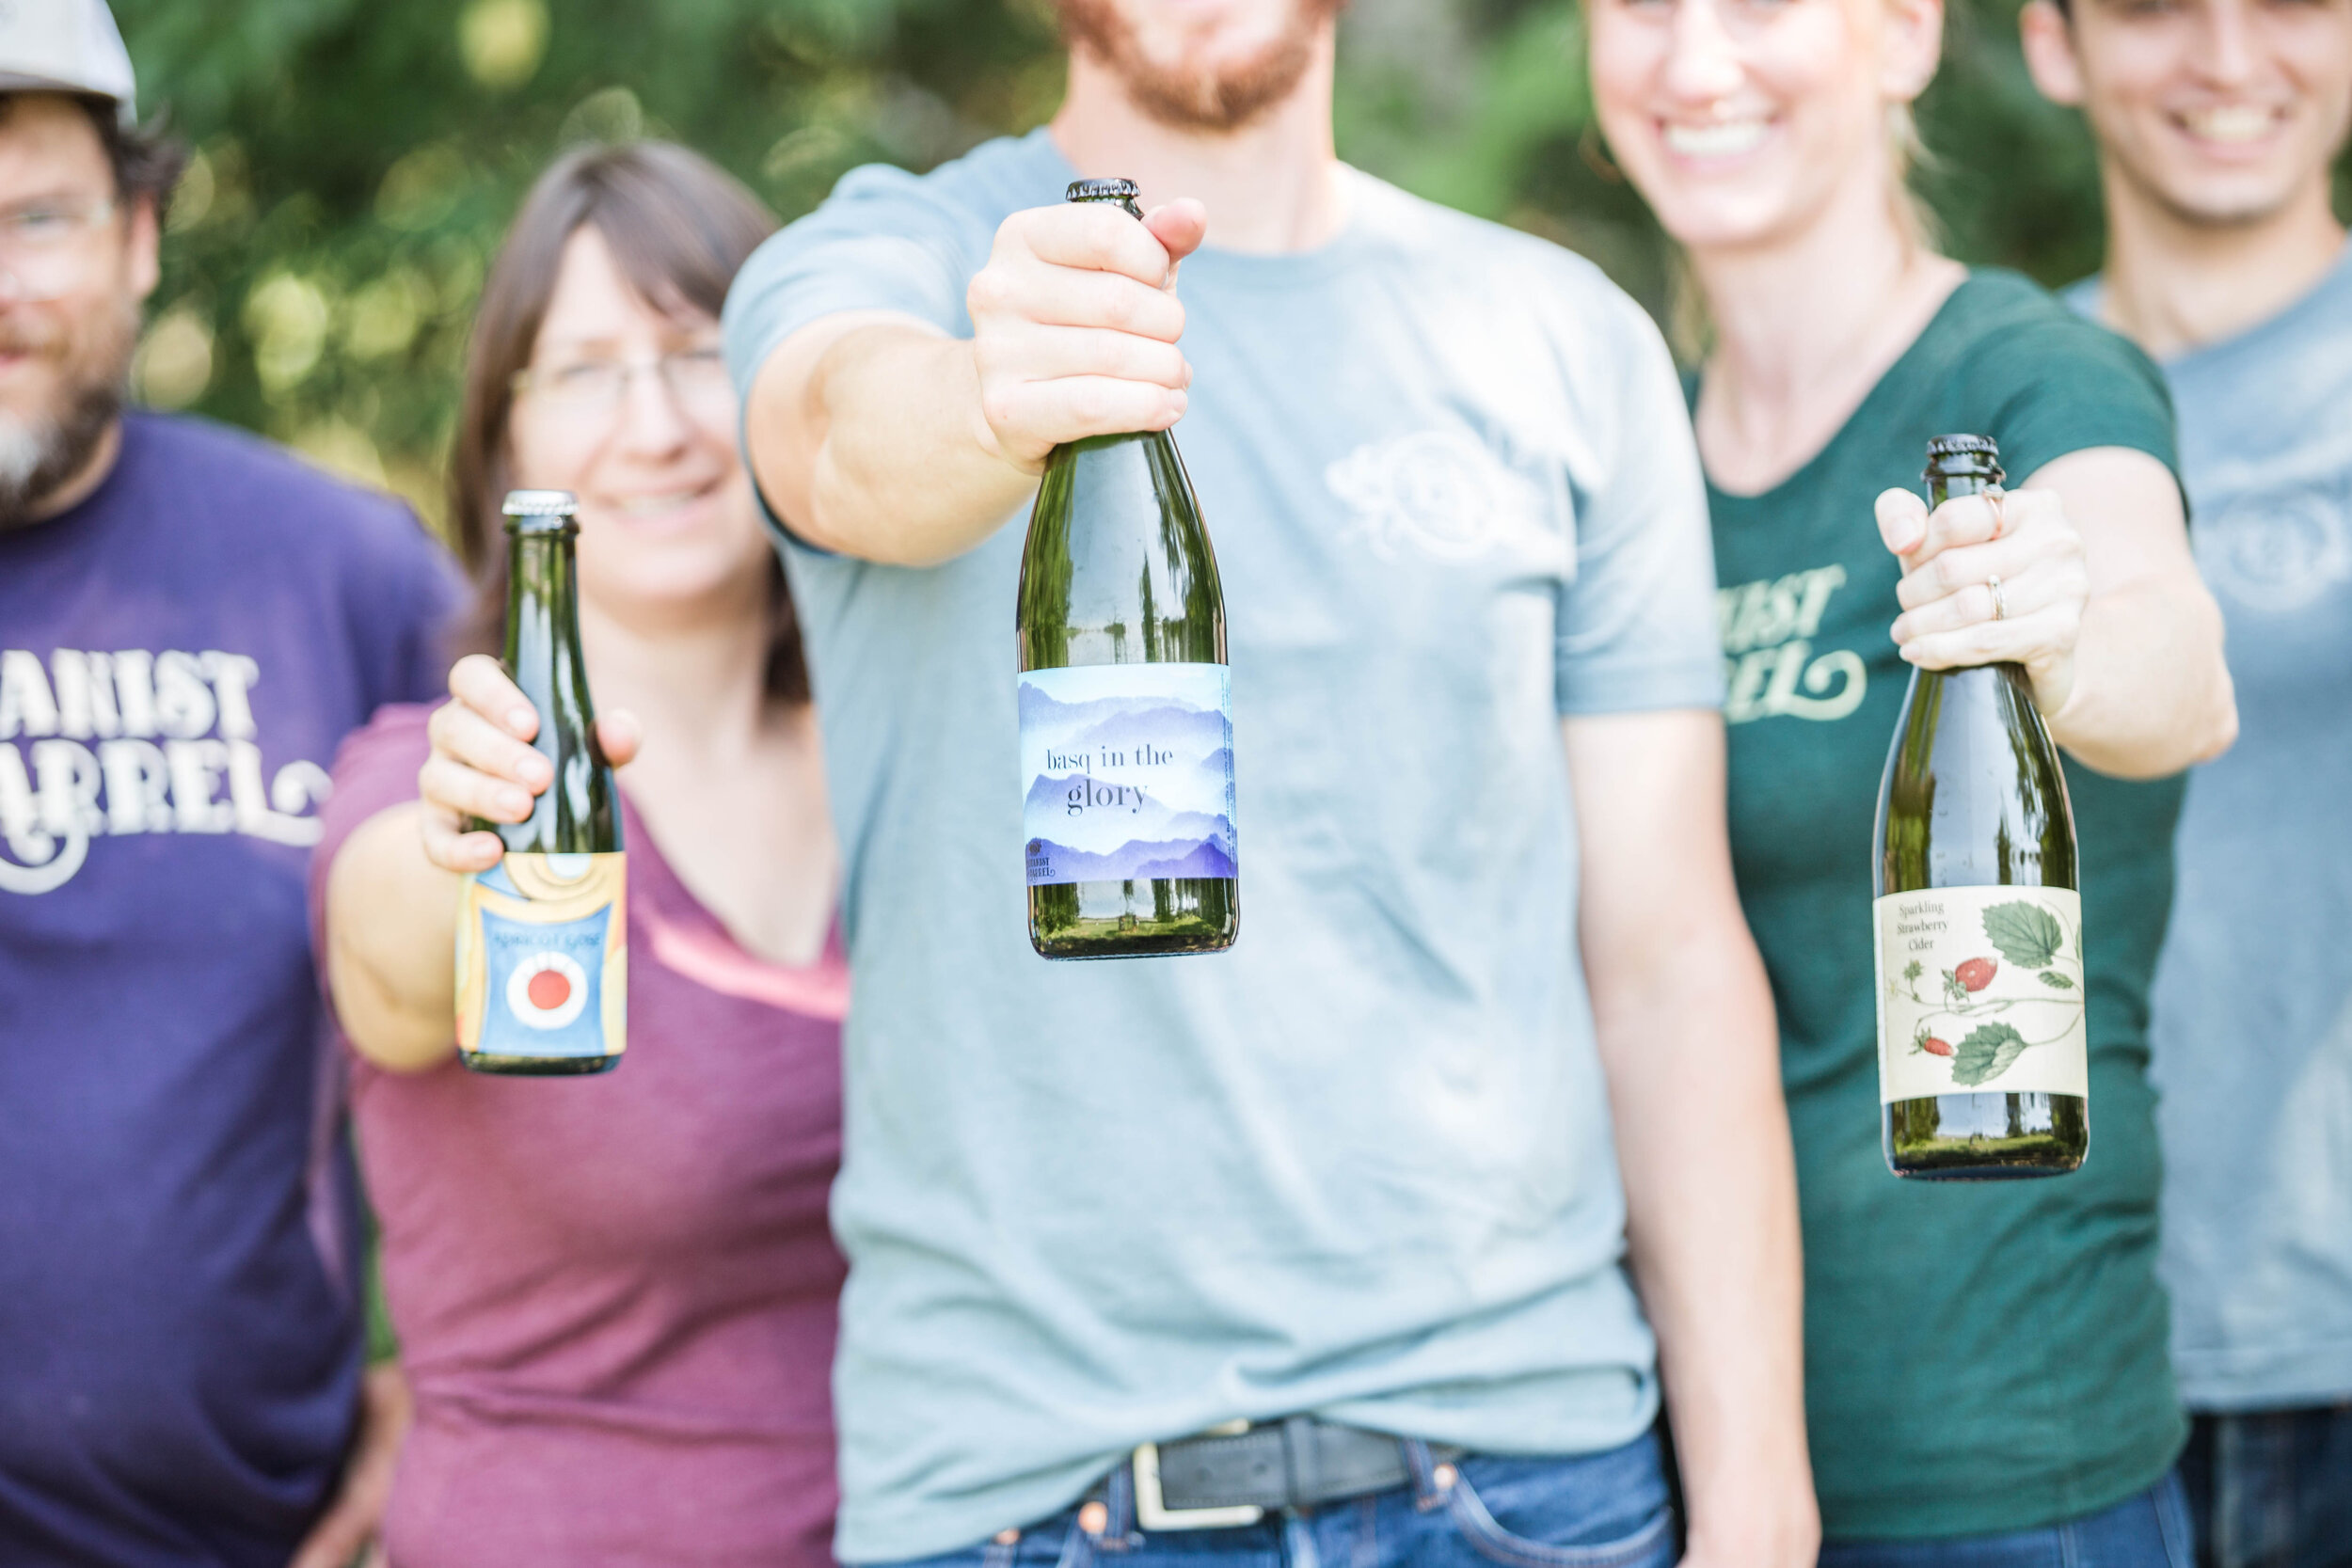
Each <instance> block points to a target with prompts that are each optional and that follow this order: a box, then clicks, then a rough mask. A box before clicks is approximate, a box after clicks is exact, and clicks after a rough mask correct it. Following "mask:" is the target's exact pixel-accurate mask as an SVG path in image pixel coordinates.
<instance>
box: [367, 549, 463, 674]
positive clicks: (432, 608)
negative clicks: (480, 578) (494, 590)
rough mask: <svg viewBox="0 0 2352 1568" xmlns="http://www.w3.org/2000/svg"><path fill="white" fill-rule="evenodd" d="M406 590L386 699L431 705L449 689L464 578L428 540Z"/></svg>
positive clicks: (413, 564)
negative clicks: (454, 639) (452, 640)
mask: <svg viewBox="0 0 2352 1568" xmlns="http://www.w3.org/2000/svg"><path fill="white" fill-rule="evenodd" d="M420 532H421V530H420ZM405 586H406V593H405V601H406V606H407V613H406V614H405V616H404V617H403V622H402V625H401V626H400V628H399V636H398V641H397V642H396V643H395V645H394V648H393V651H392V661H391V663H392V668H391V689H390V690H389V691H387V692H386V693H384V697H385V700H386V701H388V702H395V703H425V702H431V701H433V700H434V699H436V698H437V697H439V696H441V695H442V694H443V693H444V692H446V691H447V690H448V688H449V667H450V665H451V664H452V663H453V659H452V657H451V646H452V644H451V635H452V633H453V631H454V630H455V629H456V626H457V621H458V617H459V615H460V614H461V613H462V612H463V610H464V607H465V602H466V583H465V578H464V577H463V576H462V575H461V574H460V573H459V572H458V570H457V562H454V561H453V560H452V559H451V558H450V554H449V552H448V551H447V550H444V549H443V548H441V546H439V544H437V543H436V542H435V541H433V540H431V539H429V538H428V539H426V540H424V541H423V543H422V545H421V547H420V548H419V549H418V551H417V552H416V556H415V559H414V561H413V562H412V563H411V566H410V570H409V578H408V582H407V584H406V585H405Z"/></svg>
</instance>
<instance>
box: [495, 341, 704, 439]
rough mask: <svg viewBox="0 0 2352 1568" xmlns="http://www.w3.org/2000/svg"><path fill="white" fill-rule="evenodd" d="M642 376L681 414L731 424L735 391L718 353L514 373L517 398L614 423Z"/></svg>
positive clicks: (585, 362) (698, 351)
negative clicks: (655, 380) (656, 382)
mask: <svg viewBox="0 0 2352 1568" xmlns="http://www.w3.org/2000/svg"><path fill="white" fill-rule="evenodd" d="M640 375H655V376H659V377H660V380H661V385H662V386H663V387H664V388H667V389H668V391H669V393H670V396H671V397H672V398H674V399H675V400H676V402H677V404H678V406H679V407H680V408H683V409H684V410H686V412H687V413H689V414H691V415H693V416H694V417H695V418H697V419H700V420H705V421H706V422H707V423H712V424H717V425H722V426H724V425H728V424H731V423H732V422H733V420H734V418H735V385H734V383H733V382H731V381H729V380H728V379H727V362H726V357H725V356H723V354H722V353H721V352H720V351H719V350H718V349H717V348H715V347H707V348H688V349H678V350H676V351H675V352H673V353H670V354H665V355H663V356H661V357H660V358H659V359H578V360H574V361H572V362H571V363H570V364H565V365H550V366H546V367H542V368H539V369H525V370H519V371H516V372H515V380H514V388H515V395H516V397H518V398H523V397H528V398H531V399H533V400H535V401H538V402H541V403H544V404H548V405H549V406H550V407H554V408H559V409H562V410H563V411H564V412H566V413H570V414H579V415H587V416H596V417H603V418H610V417H611V416H612V414H613V413H615V412H616V411H617V410H618V409H619V408H620V406H621V401H622V399H624V398H626V397H627V396H628V388H629V383H630V382H632V381H634V380H636V379H637V378H638V377H639V376H640Z"/></svg>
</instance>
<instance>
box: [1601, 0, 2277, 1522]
mask: <svg viewBox="0 0 2352 1568" xmlns="http://www.w3.org/2000/svg"><path fill="white" fill-rule="evenodd" d="M1942 23H1943V15H1942V10H1941V8H1940V7H1939V6H1937V5H1936V4H1934V3H1933V0H1769V3H1768V0H1593V7H1592V31H1591V40H1592V62H1593V78H1594V89H1595V100H1596V104H1597V110H1598V114H1599V118H1600V121H1601V125H1602V128H1603V130H1604V131H1605V132H1606V133H1607V135H1608V137H1609V141H1610V145H1611V148H1612V150H1613V152H1614V154H1615V156H1616V159H1617V161H1618V163H1619V164H1620V165H1622V166H1624V167H1625V169H1626V170H1627V172H1628V173H1629V175H1630V176H1631V178H1632V179H1633V181H1634V182H1635V183H1636V184H1637V185H1638V186H1640V187H1641V189H1642V191H1643V193H1644V195H1645V197H1646V198H1648V199H1649V201H1650V204H1651V206H1652V207H1653V208H1654V209H1655V210H1656V211H1657V213H1658V214H1659V217H1660V219H1661V222H1663V224H1664V225H1665V227H1666V229H1667V230H1668V231H1669V232H1670V233H1672V234H1673V235H1674V236H1675V237H1676V238H1677V240H1679V241H1680V242H1681V243H1682V245H1684V246H1685V248H1686V249H1687V251H1688V252H1689V256H1690V260H1691V263H1692V274H1693V276H1694V277H1695V279H1696V281H1697V284H1698V286H1699V289H1700V292H1701V293H1702V294H1703V296H1704V300H1705V304H1706V306H1707V309H1708V316H1709V318H1710V320H1711V322H1712V325H1713V328H1714V341H1715V346H1714V348H1713V350H1712V352H1711V353H1710V355H1709V356H1708V360H1707V362H1706V365H1705V367H1704V369H1703V372H1702V374H1701V376H1700V378H1699V379H1698V381H1697V382H1696V383H1695V384H1694V389H1695V404H1694V407H1695V420H1696V424H1697V427H1698V434H1699V448H1700V451H1701V454H1702V455H1703V457H1704V458H1705V460H1706V465H1707V467H1708V477H1709V481H1710V492H1711V500H1712V504H1713V514H1714V529H1715V549H1716V558H1717V571H1718V575H1719V579H1720V581H1721V582H1722V583H1723V585H1724V586H1723V590H1722V596H1721V617H1722V626H1723V631H1724V656H1725V671H1726V674H1727V679H1728V683H1729V690H1728V696H1727V701H1726V709H1725V718H1726V721H1728V724H1729V726H1730V730H1729V735H1730V757H1731V816H1732V823H1731V826H1732V833H1733V851H1734V859H1735V863H1736V866H1737V869H1738V873H1739V878H1740V894H1741V897H1742V900H1743V902H1744V904H1745V906H1746V909H1747V913H1748V919H1749V923H1750V925H1751V926H1752V927H1754V929H1755V931H1756V941H1757V944H1758V945H1759V947H1760V948H1761V949H1762V951H1763V954H1764V958H1765V961H1766V964H1767V966H1768V967H1769V969H1770V970H1771V972H1772V986H1773V991H1774V994H1775V996H1776V997H1777V999H1778V1002H1779V1006H1780V1023H1781V1033H1782V1058H1783V1071H1784V1076H1785V1078H1786V1081H1787V1085H1788V1112H1789V1119H1790V1123H1791V1127H1792V1131H1793V1132H1794V1134H1795V1141H1796V1148H1797V1157H1798V1167H1799V1187H1800V1193H1801V1196H1802V1200H1803V1208H1804V1244H1805V1287H1806V1325H1805V1344H1806V1365H1805V1375H1806V1383H1807V1401H1806V1402H1807V1410H1808V1416H1809V1419H1810V1426H1811V1439H1812V1452H1813V1462H1814V1470H1815V1481H1816V1485H1817V1488H1818V1490H1819V1492H1820V1501H1821V1513H1822V1522H1823V1527H1824V1531H1825V1534H1826V1535H1827V1537H1828V1539H1829V1545H1828V1546H1827V1547H1826V1548H1825V1549H1824V1552H1823V1555H1822V1562H1823V1563H1824V1565H1836V1568H1849V1565H1851V1568H1860V1565H1865V1564H1871V1565H1875V1564H1881V1563H1885V1564H1906V1565H1909V1564H1922V1565H1924V1564H1927V1563H1931V1562H1933V1563H1942V1562H1946V1561H1951V1560H1959V1558H1958V1557H1957V1556H1955V1554H1956V1553H1958V1552H1959V1551H1961V1550H1962V1549H1963V1547H1962V1543H1963V1541H1965V1542H1966V1547H1965V1551H1966V1555H1965V1558H1964V1560H1965V1561H1967V1562H1969V1563H1972V1564H1985V1565H1995V1564H2008V1563H2010V1562H2018V1563H2024V1562H2042V1561H2056V1560H2059V1559H2060V1557H2061V1556H2063V1557H2064V1560H2069V1561H2072V1560H2077V1558H2078V1556H2079V1555H2080V1554H2082V1553H2085V1552H2089V1553H2092V1554H2094V1555H2096V1556H2097V1560H2099V1561H2102V1562H2113V1563H2118V1564H2126V1563H2128V1564H2138V1563H2143V1562H2144V1563H2150V1564H2163V1563H2168V1562H2177V1563H2180V1564H2183V1565H2184V1568H2185V1563H2186V1558H2185V1556H2184V1555H2182V1554H2183V1553H2185V1550H2186V1541H2187V1537H2186V1533H2185V1528H2183V1527H2182V1520H2181V1514H2180V1505H2179V1493H2178V1488H2177V1485H2176V1484H2175V1483H2174V1482H2173V1481H2171V1479H2170V1477H2169V1471H2170V1467H2171V1465H2172V1463H2173V1460H2174V1457H2175V1455H2176V1454H2177V1452H2178V1449H2179V1447H2180V1443H2181V1439H2182V1434H2183V1431H2184V1428H2183V1424H2182V1419H2181V1417H2180V1414H2179V1412H2178V1409H2177V1407H2176V1404H2175V1401H2174V1397H2173V1391H2172V1384H2171V1377H2170V1372H2169V1367H2168V1364H2167V1355H2166V1309H2165V1303H2164V1297H2163V1293H2162V1291H2161V1290H2160V1289H2159V1288H2158V1286H2157V1283H2156V1278H2155V1254H2156V1247H2155V1241H2156V1234H2155V1231H2156V1188H2157V1154H2156V1148H2155V1132H2154V1127H2153V1117H2152V1097H2151V1093H2150V1090H2149V1087H2148V1084H2147V1079H2146V1072H2145V1069H2146V1060H2147V1052H2146V1044H2145V1035H2146V1022H2147V993H2148V980H2149V973H2150V970H2151V967H2152V966H2153V961H2154V958H2155V955H2156V949H2157V946H2158V944H2159V942H2161V940H2162V937H2163V931H2164V924H2165V919H2166V914H2167V911H2168V908H2169V901H2170V896H2171V854H2170V834H2171V830H2172V825H2173V820H2174V817H2175V815H2176V813H2177V810H2178V807H2179V801H2180V784H2179V781H2178V779H2177V777H2176V776H2175V775H2177V774H2178V773H2179V771H2180V770H2181V769H2182V768H2185V767H2186V766H2187V765H2188V764H2190V763H2192V762H2195V761H2197V760H2199V759H2201V758H2202V757H2205V756H2209V755H2212V754H2213V753H2214V752H2217V751H2219V750H2220V749H2222V748H2223V747H2225V746H2226V745H2227V744H2228V743H2229V740H2230V738H2231V736H2232V735H2233V731H2234V727H2235V715H2234V710H2233V705H2232V702H2231V696H2230V683H2229V676H2228V673H2227V672H2226V670H2225V669H2224V667H2223V664H2222V660H2221V643H2220V623H2219V617H2218V614H2217V611H2216V610H2215V608H2214V606H2213V603H2212V601H2211V599H2210V598H2209V597H2208V596H2207V595H2206V594H2205V592H2204V589H2203V587H2202V586H2201V583H2200V582H2199V580H2198V578H2197V574H2196V570H2195V566H2194V564H2193V562H2192V561H2191V558H2190V555H2189V551H2188V546H2187V534H2186V526H2185V518H2184V515H2183V507H2182V501H2181V496H2180V491H2179V487H2178V484H2177V483H2176V481H2175V479H2174V476H2173V473H2172V461H2173V454H2172V424H2171V411H2170V407H2169V403H2168V401H2167V399H2166V394H2165V391H2164V388H2163V384H2162V382H2161V380H2160V379H2159V377H2158V374H2157V372H2156V371H2155V369H2154V368H2153V366H2152V365H2150V364H2149V362H2148V361H2147V360H2146V359H2145V358H2144V357H2142V356H2140V355H2139V354H2138V353H2137V351H2136V350H2134V349H2132V348H2131V347H2129V346H2128V345H2126V344H2125V343H2124V342H2123V341H2122V340H2121V339H2118V338H2115V337H2112V336H2111V335H2109V334H2108V333H2106V332H2105V331H2103V330H2101V329H2100V328H2098V327H2096V326H2093V325H2089V324H2087V323H2084V322H2082V321H2080V320H2078V319H2077V318H2075V317H2074V315H2073V314H2072V313H2071V312H2069V311H2067V310H2066V309H2063V308H2061V307H2060V306H2058V304H2057V303H2056V302H2055V301H2053V300H2052V299H2050V298H2049V296H2047V295H2046V294H2044V293H2042V291H2041V290H2040V289H2038V288H2036V287H2035V286H2034V285H2032V284H2031V283H2029V282H2027V281H2026V280H2025V279H2024V278H2022V277H2015V276H2012V275H2009V274H2004V273H1996V272H1977V273H1970V272H1968V271H1967V270H1966V269H1964V268H1963V267H1961V266H1960V265H1959V264H1957V263H1956V262H1953V261H1948V260H1946V259H1945V258H1943V257H1941V256H1939V255H1937V254H1936V253H1935V251H1934V249H1933V247H1932V245H1931V243H1930V242H1929V240H1928V238H1927V235H1928V226H1927V225H1926V224H1925V223H1924V222H1923V221H1922V220H1920V219H1919V218H1918V217H1917V216H1916V215H1915V209H1914V208H1913V206H1912V203H1911V198H1910V197H1909V195H1908V193H1907V191H1906V190H1905V189H1904V185H1903V169H1904V166H1905V163H1906V161H1907V158H1906V153H1907V149H1908V148H1909V146H1910V145H1911V133H1910V120H1909V113H1908V110H1909V104H1910V102H1911V100H1912V99H1913V98H1914V97H1915V95H1916V94H1917V93H1918V91H1919V90H1920V89H1921V88H1922V87H1925V86H1926V84H1927V82H1928V80H1929V78H1930V77H1931V75H1932V74H1933V73H1934V70H1935V65H1936V59H1937V54H1938V49H1939V44H1940V36H1941V30H1942ZM1958 433H1967V434H1975V435H1983V436H1993V437H1994V439H1995V440H1997V441H1998V442H1999V443H2000V449H2001V456H2002V459H2003V462H2004V464H2005V465H2006V467H2007V468H2008V471H2009V473H2010V476H2011V479H2012V482H2013V488H2011V490H2010V493H2009V494H2008V496H2007V497H2006V498H2005V499H2002V500H2000V501H1998V502H1988V501H1987V500H1985V499H1982V498H1967V499H1961V500H1956V501H1954V502H1952V503H1950V504H1949V505H1947V506H1946V507H1944V508H1943V509H1942V510H1940V511H1939V512H1937V513H1936V515H1934V517H1933V518H1930V517H1929V516H1928V515H1926V508H1925V506H1924V504H1923V503H1922V502H1921V501H1920V500H1919V499H1917V495H1918V477H1917V476H1918V473H1919V468H1920V466H1921V462H1922V460H1923V458H1924V456H1925V452H1926V447H1927V442H1928V440H1929V438H1930V437H1931V436H1940V435H1945V434H1958ZM1994 578H1998V579H1999V582H2000V584H2001V593H2000V595H1999V597H1997V598H1996V596H1995V594H1994V588H1993V584H1992V579H1994ZM1890 631H1891V635H1890ZM2002 658H2007V659H2016V660H2018V661H2019V662H2021V663H2023V664H2024V665H2025V666H2026V670H2027V672H2028V673H2029V675H2030V676H2031V679H2032V684H2033V691H2034V698H2035V701H2036V704H2037V705H2039V706H2040V707H2041V708H2042V712H2043V715H2044V717H2045V718H2046V719H2047V720H2048V721H2049V726H2050V730H2051V733H2052V734H2053V735H2054V736H2056V737H2057V739H2058V742H2059V744H2060V745H2061V746H2062V747H2063V748H2065V750H2066V752H2068V759H2067V779H2068V784H2069V786H2070V789H2071V791H2072V793H2073V798H2074V811H2075V817H2076V822H2077V825H2078V832H2079V834H2080V841H2081V863H2082V891H2083V910H2084V927H2085V930H2086V933H2087V940H2088V943H2089V952H2088V958H2089V960H2090V961H2089V982H2090V983H2089V986H2088V990H2087V994H2088V1001H2089V1020H2090V1105H2091V1148H2090V1160H2089V1162H2088V1163H2087V1164H2086V1165H2085V1166H2084V1167H2083V1169H2082V1170H2081V1171H2080V1172H2078V1173H2076V1174H2074V1175H2070V1176H2065V1177H2060V1178H2058V1179H2056V1180H2041V1181H2018V1182H1998V1183H1922V1182H1912V1181H1904V1180H1898V1179H1897V1178H1896V1177H1894V1176H1893V1175H1891V1174H1889V1172H1888V1171H1887V1168H1886V1166H1885V1164H1884V1163H1883V1159H1882V1156H1881V1152H1880V1147H1879V1074H1878V1065H1877V1056H1878V1041H1877V1014H1876V996H1875V992H1876V982H1875V980H1874V978H1873V973H1872V956H1871V949H1872V942H1871V931H1872V918H1871V878H1870V837H1871V820H1872V814H1873V809H1874V806H1875V802H1876V799H1877V793H1878V785H1879V778H1880V773H1881V770H1882V768H1883V766H1884V763H1885V759H1886V752H1887V745H1888V741H1889V739H1890V737H1891V736H1892V734H1893V731H1894V726H1895V720H1896V712H1897V709H1898V707H1899V705H1900V702H1901V698H1902V692H1903V688H1904V685H1905V682H1906V680H1907V677H1908V675H1909V673H1910V671H1909V667H1908V665H1926V666H1931V667H1944V666H1950V665H1957V664H1979V663H1986V662H1990V661H1992V660H1994V659H2002ZM1906 661H1908V665H1907V663H1906ZM2127 781H2141V782H2127ZM1668 1375H1669V1376H1671V1375H1672V1369H1671V1368H1669V1369H1668ZM1986 1538H1989V1539H1986ZM2100 1553H2106V1554H2109V1555H2097V1554H2100Z"/></svg>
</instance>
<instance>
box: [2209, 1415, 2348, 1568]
mask: <svg viewBox="0 0 2352 1568" xmlns="http://www.w3.org/2000/svg"><path fill="white" fill-rule="evenodd" d="M2181 1476H2182V1479H2184V1480H2185V1481H2187V1482H2188V1507H2189V1513H2190V1514H2191V1515H2192V1516H2193V1517H2194V1519H2195V1520H2196V1525H2197V1560H2198V1562H2199V1563H2200V1564H2201V1568H2347V1565H2352V1403H2345V1404H2339V1405H2335V1406H2332V1407H2323V1408H2320V1409H2315V1410H2264V1411H2254V1412H2249V1413H2248V1414H2246V1415H2242V1416H2200V1417H2198V1418H2197V1424H2196V1427H2195V1428H2194V1429H2193V1430H2192V1431H2191V1433H2190V1434H2189V1439H2188V1452H2186V1453H2185V1454H2183V1455H2182V1456H2181Z"/></svg>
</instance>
